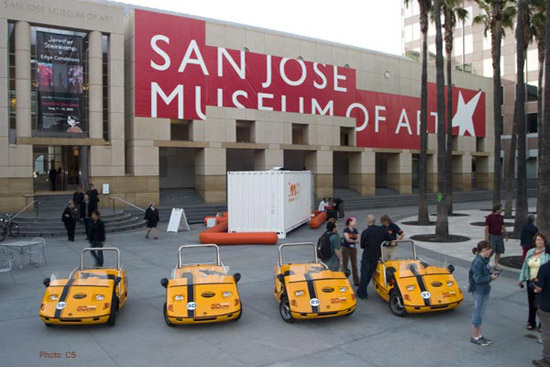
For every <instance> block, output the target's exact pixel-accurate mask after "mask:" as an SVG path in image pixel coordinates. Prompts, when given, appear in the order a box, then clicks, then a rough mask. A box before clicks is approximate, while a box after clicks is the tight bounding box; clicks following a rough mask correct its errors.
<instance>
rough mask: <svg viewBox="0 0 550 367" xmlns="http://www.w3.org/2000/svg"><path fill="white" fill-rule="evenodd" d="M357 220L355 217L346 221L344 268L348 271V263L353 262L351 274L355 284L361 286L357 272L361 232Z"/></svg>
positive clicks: (343, 253) (343, 241)
mask: <svg viewBox="0 0 550 367" xmlns="http://www.w3.org/2000/svg"><path fill="white" fill-rule="evenodd" d="M356 226H357V220H356V219H355V218H354V217H349V218H348V219H346V228H345V229H344V233H343V234H344V237H343V239H342V268H343V269H344V270H346V269H348V263H349V262H351V273H352V277H353V284H354V285H355V286H359V274H358V271H357V244H358V243H359V231H358V230H357V228H355V227H356Z"/></svg>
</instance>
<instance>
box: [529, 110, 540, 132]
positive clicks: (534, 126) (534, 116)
mask: <svg viewBox="0 0 550 367" xmlns="http://www.w3.org/2000/svg"><path fill="white" fill-rule="evenodd" d="M538 124H539V121H538V113H528V114H527V133H528V134H532V133H536V132H538V131H539V126H538Z"/></svg>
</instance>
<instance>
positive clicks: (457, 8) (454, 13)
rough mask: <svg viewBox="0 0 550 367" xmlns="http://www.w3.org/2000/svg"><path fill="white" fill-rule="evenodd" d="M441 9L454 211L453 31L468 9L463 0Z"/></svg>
mask: <svg viewBox="0 0 550 367" xmlns="http://www.w3.org/2000/svg"><path fill="white" fill-rule="evenodd" d="M441 11H442V12H443V16H444V17H445V24H444V25H443V27H444V28H445V53H446V57H447V155H446V159H447V163H446V164H447V185H446V186H447V190H446V195H447V198H446V199H447V212H448V214H449V215H450V214H452V213H453V183H452V182H453V81H452V71H453V69H452V53H453V33H454V29H455V26H456V22H457V21H464V20H465V19H466V17H467V16H468V11H467V10H466V9H464V8H463V7H462V0H442V1H441Z"/></svg>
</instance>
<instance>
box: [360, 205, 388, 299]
mask: <svg viewBox="0 0 550 367" xmlns="http://www.w3.org/2000/svg"><path fill="white" fill-rule="evenodd" d="M388 239H389V235H388V233H387V231H386V229H385V228H384V227H382V226H377V225H376V217H375V216H374V215H372V214H369V215H368V216H367V228H366V229H365V230H364V231H363V232H362V233H361V242H360V243H361V248H362V249H363V255H362V256H361V281H360V283H359V288H357V297H359V298H361V299H367V297H368V293H367V287H368V285H369V283H370V280H371V278H372V275H373V274H374V271H375V270H376V265H377V264H378V260H379V259H380V256H382V250H381V247H380V246H382V242H384V241H387V240H388Z"/></svg>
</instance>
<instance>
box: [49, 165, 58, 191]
mask: <svg viewBox="0 0 550 367" xmlns="http://www.w3.org/2000/svg"><path fill="white" fill-rule="evenodd" d="M52 163H53V162H52ZM48 178H49V179H50V191H55V184H56V181H57V170H56V169H55V167H54V165H53V164H52V168H50V172H49V173H48Z"/></svg>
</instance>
